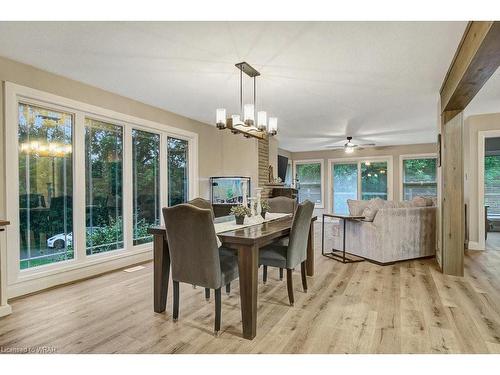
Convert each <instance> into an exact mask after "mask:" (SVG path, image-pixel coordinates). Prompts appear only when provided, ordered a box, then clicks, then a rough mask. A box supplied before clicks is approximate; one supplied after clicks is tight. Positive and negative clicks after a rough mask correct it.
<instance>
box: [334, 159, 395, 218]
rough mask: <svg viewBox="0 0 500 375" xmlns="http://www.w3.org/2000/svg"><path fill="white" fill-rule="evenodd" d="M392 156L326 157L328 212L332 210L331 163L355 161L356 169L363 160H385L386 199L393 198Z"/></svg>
mask: <svg viewBox="0 0 500 375" xmlns="http://www.w3.org/2000/svg"><path fill="white" fill-rule="evenodd" d="M393 159H394V158H393V156H392V155H384V156H371V157H370V156H366V157H365V156H363V157H347V158H335V159H328V181H327V186H328V194H327V195H328V212H330V213H331V212H333V206H334V204H333V185H332V177H333V176H332V166H333V164H345V163H357V164H358V170H359V168H360V164H361V163H362V162H364V161H371V162H377V161H385V162H387V200H393V199H394V198H393V196H394V194H393V193H394V192H393V187H394V182H393ZM358 187H361V176H360V175H359V174H358ZM360 194H361V189H358V199H360Z"/></svg>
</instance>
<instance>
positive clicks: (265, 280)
mask: <svg viewBox="0 0 500 375" xmlns="http://www.w3.org/2000/svg"><path fill="white" fill-rule="evenodd" d="M262 281H263V282H264V284H265V283H267V266H264V270H263V271H262Z"/></svg>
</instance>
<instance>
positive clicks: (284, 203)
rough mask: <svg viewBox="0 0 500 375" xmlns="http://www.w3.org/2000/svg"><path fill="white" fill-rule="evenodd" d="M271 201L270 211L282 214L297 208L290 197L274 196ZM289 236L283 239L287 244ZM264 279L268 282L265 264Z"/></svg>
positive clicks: (281, 275)
mask: <svg viewBox="0 0 500 375" xmlns="http://www.w3.org/2000/svg"><path fill="white" fill-rule="evenodd" d="M267 202H268V203H269V212H274V213H281V214H292V215H293V213H294V212H295V210H296V209H297V201H296V200H295V199H292V198H288V197H283V196H279V197H274V198H269V199H268V200H267ZM287 241H288V238H284V239H283V240H281V242H282V244H284V245H286V244H287ZM280 280H283V268H280ZM262 281H263V282H264V284H265V283H266V282H267V266H264V270H263V272H262Z"/></svg>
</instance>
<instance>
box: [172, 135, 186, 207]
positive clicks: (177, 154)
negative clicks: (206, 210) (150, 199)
mask: <svg viewBox="0 0 500 375" xmlns="http://www.w3.org/2000/svg"><path fill="white" fill-rule="evenodd" d="M188 151H189V142H188V141H186V140H184V139H178V138H174V137H168V139H167V169H168V205H169V206H175V205H176V204H179V203H184V202H187V201H188V199H189V198H188V195H189V189H188V187H189V186H188V180H189V170H188Z"/></svg>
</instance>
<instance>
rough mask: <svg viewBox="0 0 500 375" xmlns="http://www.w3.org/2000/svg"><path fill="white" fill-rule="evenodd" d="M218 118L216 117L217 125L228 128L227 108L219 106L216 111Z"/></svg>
mask: <svg viewBox="0 0 500 375" xmlns="http://www.w3.org/2000/svg"><path fill="white" fill-rule="evenodd" d="M215 117H216V119H215V125H216V126H217V129H220V130H222V129H225V128H226V109H225V108H218V109H217V112H216V116H215Z"/></svg>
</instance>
